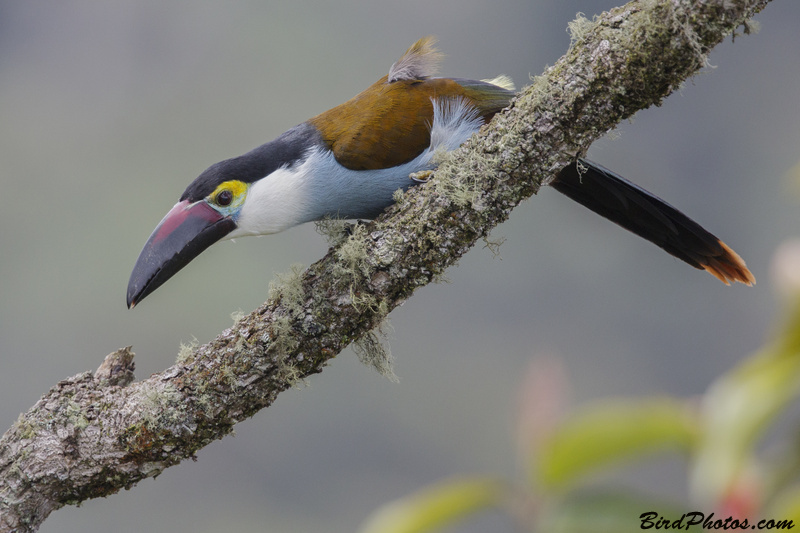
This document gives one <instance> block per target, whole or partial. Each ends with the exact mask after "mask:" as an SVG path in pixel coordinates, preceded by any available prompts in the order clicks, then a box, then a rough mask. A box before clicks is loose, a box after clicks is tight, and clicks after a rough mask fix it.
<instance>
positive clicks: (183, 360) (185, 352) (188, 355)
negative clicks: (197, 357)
mask: <svg viewBox="0 0 800 533" xmlns="http://www.w3.org/2000/svg"><path fill="white" fill-rule="evenodd" d="M198 346H200V343H199V342H198V341H197V339H195V338H192V341H191V342H189V343H188V344H184V343H181V345H180V347H179V348H178V357H177V358H176V359H175V362H176V363H177V364H179V365H185V364H188V363H190V362H192V361H193V360H194V352H195V350H197V347H198Z"/></svg>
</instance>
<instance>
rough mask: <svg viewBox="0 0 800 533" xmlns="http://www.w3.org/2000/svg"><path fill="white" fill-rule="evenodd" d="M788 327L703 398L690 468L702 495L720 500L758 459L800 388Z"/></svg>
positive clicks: (798, 361)
mask: <svg viewBox="0 0 800 533" xmlns="http://www.w3.org/2000/svg"><path fill="white" fill-rule="evenodd" d="M796 336H797V333H796V332H792V331H790V330H789V329H787V330H786V331H785V332H784V333H783V334H782V335H779V336H778V337H777V338H776V339H775V340H774V341H773V342H772V343H771V344H770V345H768V346H767V347H766V348H764V349H762V350H761V351H759V352H757V353H756V354H755V355H753V356H751V357H749V358H747V359H746V360H745V361H743V362H742V363H741V364H740V365H738V366H737V367H736V368H734V369H733V370H731V371H730V372H728V373H726V374H725V375H723V376H721V377H720V378H719V379H717V380H716V381H715V382H714V383H712V385H711V387H709V390H708V392H707V393H706V394H705V396H704V399H703V412H702V419H703V432H702V435H701V439H700V440H699V441H698V448H697V453H696V455H695V458H694V462H693V465H692V469H691V473H690V487H691V491H692V494H693V496H694V498H695V500H696V501H699V502H714V501H718V500H719V499H720V498H722V497H723V496H724V494H725V493H726V492H727V491H728V490H730V488H731V486H732V485H733V484H734V483H735V482H736V480H737V479H739V478H740V477H742V476H743V475H746V472H747V470H748V469H752V468H753V464H754V462H755V446H756V444H757V443H758V440H759V438H760V437H761V436H762V435H763V433H764V431H765V430H766V429H767V427H768V425H769V424H770V423H771V422H772V421H774V419H775V418H776V417H777V416H778V415H779V414H780V413H781V412H783V410H784V409H785V408H786V407H787V406H788V405H789V404H790V403H791V402H792V401H793V400H794V399H796V398H797V395H798V393H800V351H795V350H797V349H798V348H800V346H798V344H797V342H796V339H795V337H796Z"/></svg>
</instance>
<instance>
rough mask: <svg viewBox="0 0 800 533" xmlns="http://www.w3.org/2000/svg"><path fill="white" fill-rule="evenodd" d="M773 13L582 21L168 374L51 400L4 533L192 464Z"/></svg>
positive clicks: (129, 368) (85, 385)
mask: <svg viewBox="0 0 800 533" xmlns="http://www.w3.org/2000/svg"><path fill="white" fill-rule="evenodd" d="M768 2H769V0H704V1H701V0H641V1H634V2H631V3H629V4H627V5H625V6H622V7H619V8H616V9H614V10H613V11H611V12H608V13H604V14H602V15H601V16H599V17H597V18H596V19H595V20H594V21H588V20H586V19H579V20H577V21H575V22H573V23H572V24H571V26H570V29H571V31H572V34H573V43H572V46H571V47H570V49H569V50H568V52H567V53H566V55H565V56H564V57H562V58H561V59H560V60H559V61H558V62H557V63H556V64H555V65H554V66H553V67H550V68H549V69H548V70H547V71H546V72H545V73H544V74H543V75H542V76H540V77H538V78H536V79H535V80H534V82H533V84H532V85H530V86H528V87H526V88H525V89H524V90H523V91H522V92H521V93H520V94H519V95H518V97H517V98H516V99H515V100H514V102H513V103H512V104H511V106H510V107H509V108H508V109H507V110H505V111H504V112H502V113H500V114H498V115H497V116H496V117H495V119H494V120H493V121H492V123H491V124H490V125H488V126H487V127H485V128H484V129H483V130H482V131H481V132H480V133H479V134H478V135H476V136H474V137H473V138H472V139H471V140H470V141H469V142H467V143H466V144H465V145H464V146H462V147H461V148H459V149H458V150H456V151H455V152H453V153H451V154H448V155H446V156H444V157H443V159H442V161H441V162H440V166H439V168H438V170H437V171H436V173H435V175H434V176H433V177H432V179H431V180H430V181H429V182H428V183H426V184H424V185H421V186H418V187H415V188H413V189H411V190H409V191H408V192H407V193H406V194H405V195H403V196H402V197H398V201H397V203H396V204H395V205H394V206H392V207H391V208H389V209H388V210H387V212H386V213H384V214H383V215H381V216H380V217H379V218H378V219H377V220H375V221H374V222H372V223H370V224H368V225H357V226H355V228H354V230H353V231H352V232H351V234H350V235H349V236H347V237H346V238H343V239H342V240H341V242H340V243H338V244H337V245H336V246H334V247H332V248H331V249H330V250H329V252H328V253H327V255H326V256H325V257H324V258H323V259H321V260H320V261H318V262H317V263H315V264H313V265H312V266H310V267H309V268H308V269H307V270H305V271H304V272H297V271H295V272H293V273H292V274H290V275H288V276H286V277H285V278H283V279H281V280H280V283H277V284H275V285H274V286H273V287H272V289H271V291H270V298H269V300H268V301H267V302H266V303H265V304H263V305H262V306H261V307H259V308H258V309H256V310H255V311H253V312H252V313H250V314H249V315H246V316H244V317H243V318H241V319H240V320H238V321H237V322H236V323H235V324H234V326H233V327H231V328H229V329H227V330H225V331H223V332H222V333H221V334H220V335H219V336H218V337H216V338H215V339H214V340H213V341H211V342H210V343H208V344H205V345H202V346H198V347H194V348H193V349H192V350H190V351H189V350H187V353H185V354H182V356H181V357H180V358H179V363H178V364H176V365H174V366H172V367H170V368H168V369H166V370H164V371H163V372H161V373H159V374H155V375H153V376H151V377H150V378H148V379H147V380H144V381H139V382H133V353H132V352H131V351H130V348H123V349H121V350H118V351H117V352H114V353H112V354H110V355H109V356H108V357H107V358H106V361H105V362H104V363H103V365H102V366H101V367H100V368H99V369H98V371H97V372H96V373H95V374H92V373H90V372H84V373H82V374H78V375H77V376H74V377H72V378H69V379H67V380H64V381H62V382H60V383H58V384H57V385H56V386H55V387H53V388H52V389H51V390H50V391H49V392H48V393H47V394H45V395H44V397H43V398H42V399H41V400H39V402H38V403H36V405H34V406H33V407H32V408H31V409H30V410H29V411H28V412H27V413H26V414H24V415H21V416H20V418H19V420H18V421H17V422H16V423H15V424H14V426H13V427H12V428H10V429H9V430H8V431H7V432H6V433H5V435H4V436H3V437H2V439H0V532H11V531H20V532H22V531H35V530H36V529H37V528H38V527H39V525H40V524H41V523H42V521H43V520H45V519H46V518H47V516H48V515H49V514H50V513H51V512H52V511H53V510H55V509H58V508H60V507H62V506H64V505H67V504H76V503H79V502H81V501H84V500H86V499H89V498H95V497H98V496H106V495H108V494H112V493H115V492H117V491H119V490H120V489H122V488H129V487H131V486H132V485H134V484H136V483H137V482H138V481H140V480H142V479H144V478H147V477H152V476H156V475H158V474H159V473H161V472H162V471H163V470H164V469H165V468H167V467H169V466H172V465H175V464H177V463H179V462H180V461H182V460H184V459H186V458H191V457H193V456H194V454H195V452H196V451H197V450H199V449H200V448H202V447H203V446H205V445H206V444H208V443H210V442H211V441H213V440H215V439H219V438H222V437H224V436H225V435H227V434H228V433H230V432H231V431H232V429H233V426H234V424H236V423H237V422H238V421H240V420H243V419H245V418H247V417H250V416H252V415H253V414H255V413H256V412H258V411H259V410H260V409H263V408H264V407H267V406H269V405H270V404H271V403H272V402H273V401H274V400H275V397H276V396H277V395H278V393H280V392H281V391H283V390H286V389H287V388H289V387H291V386H292V384H294V383H296V382H297V380H298V379H302V378H304V377H306V376H309V375H312V374H315V373H318V372H321V371H322V368H323V367H324V366H325V365H326V364H327V362H328V361H329V360H330V359H332V358H333V357H335V356H336V355H337V354H338V353H339V352H340V351H341V350H342V349H343V348H345V347H346V346H348V345H349V344H350V343H352V342H354V341H358V340H359V339H362V340H364V341H366V342H364V343H363V344H362V348H363V352H364V353H365V355H364V357H366V358H368V359H369V358H370V357H373V358H376V359H377V360H378V362H380V356H381V354H380V349H379V348H376V344H375V342H374V341H375V338H374V333H373V332H372V330H373V329H374V328H375V327H377V326H379V325H380V324H381V322H382V321H383V320H384V318H385V317H386V315H387V314H388V313H389V312H390V311H391V310H392V309H394V308H395V307H396V306H398V305H399V304H401V303H402V302H403V301H405V300H406V299H407V298H409V297H410V296H411V295H412V294H413V292H414V290H415V289H416V288H417V287H421V286H423V285H426V284H428V283H430V282H431V281H434V280H436V279H437V278H438V277H439V276H441V275H442V273H443V272H444V270H445V269H446V268H447V267H449V266H450V265H452V264H454V263H455V262H456V261H457V260H458V259H459V258H460V257H461V256H462V255H463V254H464V253H466V251H467V250H469V248H470V247H472V246H473V245H474V244H475V242H476V241H477V240H478V239H480V238H482V237H485V236H486V235H487V234H488V233H489V231H490V230H491V229H492V228H493V227H494V226H496V225H497V224H499V223H501V222H503V221H504V220H506V218H508V216H509V213H510V211H511V210H512V209H513V208H514V207H515V206H516V205H517V204H519V203H520V202H521V201H522V200H524V199H526V198H528V197H530V196H531V195H533V194H535V193H536V192H537V191H538V189H539V187H540V186H541V185H544V184H547V182H548V180H550V179H552V177H553V176H554V175H555V174H556V173H557V172H558V171H559V170H560V169H561V168H563V167H564V166H566V165H567V164H568V163H569V162H570V161H572V160H573V159H574V158H575V157H576V156H578V155H582V154H583V153H585V151H586V150H587V149H588V148H589V146H590V145H591V143H592V142H594V141H595V140H596V139H598V138H599V137H601V136H602V135H604V134H605V133H606V132H608V131H609V130H611V129H612V128H614V127H615V126H616V125H617V124H618V123H619V122H620V121H621V120H624V119H626V118H628V117H630V116H631V115H633V114H634V113H635V112H636V111H638V110H640V109H644V108H646V107H649V106H651V105H659V104H660V102H661V101H662V100H663V98H665V97H666V96H667V95H668V94H670V93H671V92H672V91H673V90H674V89H675V88H677V87H679V86H680V85H681V84H682V83H683V82H684V81H685V80H686V79H687V78H688V77H690V76H691V75H693V74H694V73H696V72H697V71H698V70H699V69H700V68H702V67H703V66H704V65H705V64H706V54H707V53H708V52H709V50H710V49H711V48H712V47H713V46H715V45H716V44H718V43H719V42H721V41H722V40H723V38H724V37H725V36H727V35H729V34H731V33H732V32H733V31H734V30H735V29H736V28H738V27H739V26H742V25H743V27H744V31H745V33H747V32H748V25H747V24H748V23H747V21H748V20H749V18H750V17H752V16H753V15H754V14H755V13H757V12H758V11H760V10H761V9H763V8H764V7H765V6H766V4H767V3H768Z"/></svg>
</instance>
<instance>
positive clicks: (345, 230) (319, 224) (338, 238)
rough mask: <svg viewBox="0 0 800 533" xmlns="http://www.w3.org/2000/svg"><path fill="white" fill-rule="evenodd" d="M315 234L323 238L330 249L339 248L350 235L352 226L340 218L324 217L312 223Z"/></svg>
mask: <svg viewBox="0 0 800 533" xmlns="http://www.w3.org/2000/svg"><path fill="white" fill-rule="evenodd" d="M314 226H315V228H316V230H317V233H319V234H320V235H322V236H323V237H325V240H327V241H328V244H329V245H330V246H332V247H335V246H339V245H340V244H341V243H343V242H344V241H345V239H347V237H348V235H349V234H350V227H351V226H352V224H350V223H349V222H347V220H345V219H342V218H334V217H325V218H323V219H322V220H317V221H316V222H314Z"/></svg>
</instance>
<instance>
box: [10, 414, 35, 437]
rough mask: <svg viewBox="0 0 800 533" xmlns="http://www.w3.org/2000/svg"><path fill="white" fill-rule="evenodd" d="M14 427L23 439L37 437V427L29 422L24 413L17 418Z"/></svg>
mask: <svg viewBox="0 0 800 533" xmlns="http://www.w3.org/2000/svg"><path fill="white" fill-rule="evenodd" d="M14 427H15V428H16V430H17V432H18V435H19V436H20V438H22V439H32V438H34V437H35V436H36V426H35V425H33V424H32V423H31V422H29V421H28V420H27V419H26V418H25V415H24V414H23V413H20V415H19V417H17V421H16V422H15V423H14Z"/></svg>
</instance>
